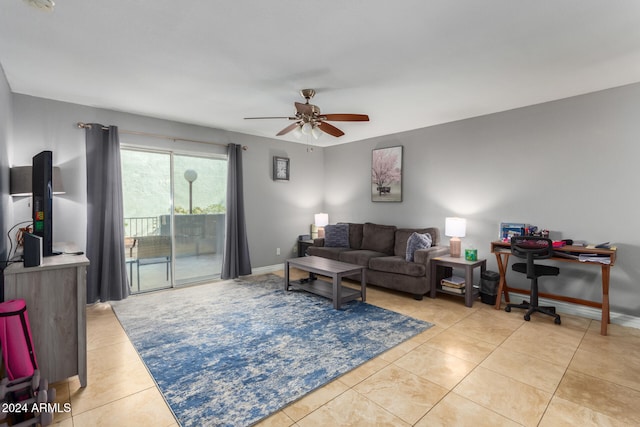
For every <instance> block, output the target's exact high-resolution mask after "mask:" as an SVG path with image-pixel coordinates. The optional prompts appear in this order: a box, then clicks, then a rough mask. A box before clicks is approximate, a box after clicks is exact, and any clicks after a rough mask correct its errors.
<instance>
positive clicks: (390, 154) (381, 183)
mask: <svg viewBox="0 0 640 427" xmlns="http://www.w3.org/2000/svg"><path fill="white" fill-rule="evenodd" d="M371 201H372V202H402V146H401V145H400V146H397V147H389V148H377V149H374V150H373V151H372V152H371Z"/></svg>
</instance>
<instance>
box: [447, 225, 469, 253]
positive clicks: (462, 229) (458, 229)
mask: <svg viewBox="0 0 640 427" xmlns="http://www.w3.org/2000/svg"><path fill="white" fill-rule="evenodd" d="M466 231H467V220H466V219H464V218H455V217H448V218H447V219H446V220H445V223H444V234H445V236H448V237H451V240H449V252H450V254H451V256H452V257H455V258H459V257H460V252H461V250H460V247H461V243H460V237H464V236H465V233H466Z"/></svg>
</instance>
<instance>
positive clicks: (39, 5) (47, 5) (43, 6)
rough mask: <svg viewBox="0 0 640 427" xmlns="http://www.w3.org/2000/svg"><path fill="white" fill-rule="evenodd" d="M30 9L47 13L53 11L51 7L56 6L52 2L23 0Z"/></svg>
mask: <svg viewBox="0 0 640 427" xmlns="http://www.w3.org/2000/svg"><path fill="white" fill-rule="evenodd" d="M24 2H25V3H27V4H28V5H29V6H31V7H35V8H36V9H40V10H45V11H47V12H51V11H53V7H54V6H55V5H56V4H55V3H54V2H53V0H24Z"/></svg>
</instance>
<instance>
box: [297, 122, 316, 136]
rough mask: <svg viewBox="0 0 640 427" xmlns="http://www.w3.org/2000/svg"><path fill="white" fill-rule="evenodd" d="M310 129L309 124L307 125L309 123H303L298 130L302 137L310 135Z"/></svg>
mask: <svg viewBox="0 0 640 427" xmlns="http://www.w3.org/2000/svg"><path fill="white" fill-rule="evenodd" d="M312 129H313V127H312V126H311V123H309V122H305V123H304V124H303V125H302V127H301V128H300V130H301V131H302V133H303V134H304V135H310V134H311V130H312Z"/></svg>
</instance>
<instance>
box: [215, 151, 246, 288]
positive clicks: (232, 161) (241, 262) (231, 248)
mask: <svg viewBox="0 0 640 427" xmlns="http://www.w3.org/2000/svg"><path fill="white" fill-rule="evenodd" d="M227 154H228V167H227V215H226V224H225V226H226V230H225V239H224V252H223V254H222V272H221V274H220V277H221V278H222V279H235V278H236V277H238V276H245V275H248V274H251V261H250V259H249V243H248V240H247V227H246V223H245V219H244V196H243V190H242V146H240V145H237V144H229V147H228V149H227Z"/></svg>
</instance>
